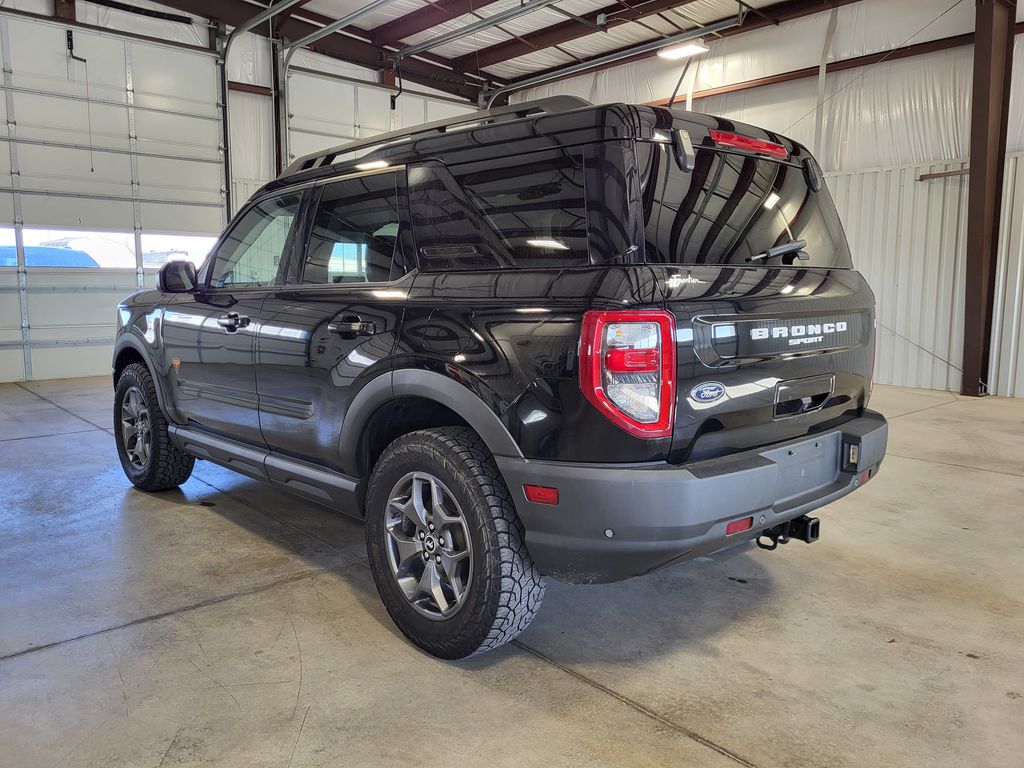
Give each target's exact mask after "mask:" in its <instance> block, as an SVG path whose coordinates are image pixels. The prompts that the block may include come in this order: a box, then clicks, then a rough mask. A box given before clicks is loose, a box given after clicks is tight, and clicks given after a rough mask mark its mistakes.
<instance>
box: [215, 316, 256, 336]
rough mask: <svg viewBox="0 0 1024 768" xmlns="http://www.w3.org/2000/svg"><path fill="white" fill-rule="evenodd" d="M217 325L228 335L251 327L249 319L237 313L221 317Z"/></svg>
mask: <svg viewBox="0 0 1024 768" xmlns="http://www.w3.org/2000/svg"><path fill="white" fill-rule="evenodd" d="M217 325H219V326H220V327H221V328H223V329H224V330H225V331H227V332H228V333H234V332H235V331H237V330H238V329H239V328H245V327H246V326H247V325H249V318H248V317H246V316H245V315H240V314H238V313H237V312H228V313H227V314H226V315H221V316H220V317H218V318H217Z"/></svg>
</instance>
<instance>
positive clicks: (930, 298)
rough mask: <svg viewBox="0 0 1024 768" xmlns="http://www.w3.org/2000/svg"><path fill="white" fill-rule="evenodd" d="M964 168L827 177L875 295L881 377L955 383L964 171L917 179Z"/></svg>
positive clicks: (929, 384) (935, 385) (933, 385)
mask: <svg viewBox="0 0 1024 768" xmlns="http://www.w3.org/2000/svg"><path fill="white" fill-rule="evenodd" d="M965 167H966V164H965V163H959V162H958V163H935V164H929V165H914V166H906V167H902V168H895V169H885V170H872V171H858V172H854V173H838V174H829V176H828V184H829V187H830V189H831V190H832V194H833V195H834V196H835V199H836V206H837V207H838V208H839V214H840V216H841V217H842V219H843V223H844V225H845V227H846V235H847V238H848V239H849V241H850V247H851V249H852V251H853V257H854V260H855V263H856V266H857V268H858V269H859V270H860V271H861V272H862V273H863V274H864V276H865V277H866V278H867V279H868V281H869V282H870V283H871V286H872V288H873V289H874V291H875V297H876V299H877V319H878V335H877V339H878V351H877V358H876V359H877V363H876V368H875V380H876V381H877V382H878V383H880V384H898V385H901V386H908V387H926V388H929V389H952V390H958V389H959V388H960V366H961V357H962V355H961V347H962V345H963V314H964V297H963V283H964V248H965V242H966V236H967V177H966V176H964V175H959V176H948V177H945V178H938V179H931V180H925V181H920V180H919V179H920V178H921V176H922V175H926V174H932V173H943V172H948V171H958V170H962V169H964V168H965Z"/></svg>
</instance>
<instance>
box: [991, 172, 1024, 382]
mask: <svg viewBox="0 0 1024 768" xmlns="http://www.w3.org/2000/svg"><path fill="white" fill-rule="evenodd" d="M992 331H993V332H992V356H993V361H992V366H991V369H990V382H991V386H992V390H993V392H994V393H995V394H997V395H1003V396H1005V397H1024V155H1020V154H1017V155H1011V156H1010V157H1009V158H1008V160H1007V163H1006V181H1005V185H1004V187H1003V218H1002V226H1001V227H1000V236H999V268H998V271H997V273H996V306H995V320H994V327H993V329H992Z"/></svg>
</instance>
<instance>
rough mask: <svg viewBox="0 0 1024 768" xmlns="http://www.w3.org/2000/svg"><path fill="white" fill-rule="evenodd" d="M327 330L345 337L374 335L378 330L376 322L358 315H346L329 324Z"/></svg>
mask: <svg viewBox="0 0 1024 768" xmlns="http://www.w3.org/2000/svg"><path fill="white" fill-rule="evenodd" d="M327 330H328V331H330V332H331V333H337V334H338V335H340V336H341V338H343V339H354V338H356V337H357V336H373V334H375V333H376V332H377V326H376V325H375V324H374V323H371V322H367V321H364V320H363V319H362V318H361V317H357V316H356V315H346V316H345V317H342V318H340V319H338V320H332V321H331V322H329V323H328V324H327Z"/></svg>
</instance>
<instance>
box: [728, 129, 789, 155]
mask: <svg viewBox="0 0 1024 768" xmlns="http://www.w3.org/2000/svg"><path fill="white" fill-rule="evenodd" d="M711 139H712V141H714V142H715V144H717V145H718V146H720V147H732V148H733V149H742V150H743V151H744V152H756V153H757V154H759V155H769V156H770V157H781V158H782V159H786V158H788V157H789V150H788V149H786V148H785V147H784V146H782V145H781V144H776V143H775V142H773V141H765V140H764V139H754V138H751V137H750V136H740V135H739V134H736V133H728V132H727V131H711Z"/></svg>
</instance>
